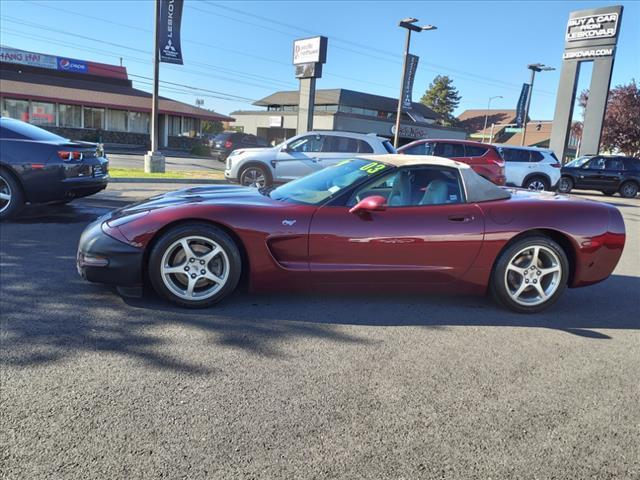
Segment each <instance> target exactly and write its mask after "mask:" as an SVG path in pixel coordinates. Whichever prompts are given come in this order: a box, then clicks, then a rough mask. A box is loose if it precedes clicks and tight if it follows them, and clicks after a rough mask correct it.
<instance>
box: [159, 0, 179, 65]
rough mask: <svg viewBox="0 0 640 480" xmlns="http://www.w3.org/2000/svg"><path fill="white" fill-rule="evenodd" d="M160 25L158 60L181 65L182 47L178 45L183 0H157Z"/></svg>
mask: <svg viewBox="0 0 640 480" xmlns="http://www.w3.org/2000/svg"><path fill="white" fill-rule="evenodd" d="M159 2H160V25H159V28H158V39H159V42H158V44H159V48H160V61H161V62H164V63H177V64H178V65H182V64H183V62H182V47H181V46H180V23H181V20H182V5H183V3H184V0H159Z"/></svg>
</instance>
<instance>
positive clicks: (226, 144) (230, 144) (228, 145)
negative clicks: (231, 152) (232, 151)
mask: <svg viewBox="0 0 640 480" xmlns="http://www.w3.org/2000/svg"><path fill="white" fill-rule="evenodd" d="M231 147H233V142H232V141H231V140H227V141H226V142H224V148H231Z"/></svg>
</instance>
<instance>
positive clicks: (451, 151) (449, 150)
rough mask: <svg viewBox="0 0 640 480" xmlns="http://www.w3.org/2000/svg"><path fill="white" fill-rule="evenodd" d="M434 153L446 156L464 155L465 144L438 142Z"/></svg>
mask: <svg viewBox="0 0 640 480" xmlns="http://www.w3.org/2000/svg"><path fill="white" fill-rule="evenodd" d="M433 154H434V155H437V156H439V157H445V158H458V157H464V145H461V144H459V143H444V142H438V143H437V144H436V148H435V149H434V153H433Z"/></svg>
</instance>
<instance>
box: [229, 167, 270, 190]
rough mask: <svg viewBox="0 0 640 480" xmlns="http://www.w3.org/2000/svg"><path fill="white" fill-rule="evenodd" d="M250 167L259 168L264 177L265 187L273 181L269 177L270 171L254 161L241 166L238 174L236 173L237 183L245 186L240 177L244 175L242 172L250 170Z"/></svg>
mask: <svg viewBox="0 0 640 480" xmlns="http://www.w3.org/2000/svg"><path fill="white" fill-rule="evenodd" d="M251 169H255V170H260V171H261V172H262V174H263V175H264V178H265V185H264V186H265V187H269V186H271V184H272V183H273V180H272V178H271V172H269V171H268V169H267V168H265V167H264V166H262V165H258V164H255V163H252V164H250V165H247V166H246V167H243V168H242V170H240V175H238V183H239V184H240V185H243V186H247V185H244V183H242V177H244V174H245V173H247V170H251Z"/></svg>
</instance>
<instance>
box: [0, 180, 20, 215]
mask: <svg viewBox="0 0 640 480" xmlns="http://www.w3.org/2000/svg"><path fill="white" fill-rule="evenodd" d="M0 176H2V178H3V179H4V181H5V182H7V184H8V185H9V188H10V189H11V199H10V200H9V206H8V207H7V208H6V209H5V210H3V211H2V212H1V213H0V220H5V219H9V218H11V217H13V216H15V215H16V214H17V213H18V212H19V211H20V210H22V207H24V193H23V192H22V186H21V185H20V184H19V183H18V181H17V180H16V179H15V177H14V176H13V175H12V174H11V173H9V172H8V171H7V170H6V169H4V168H2V169H0Z"/></svg>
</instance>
